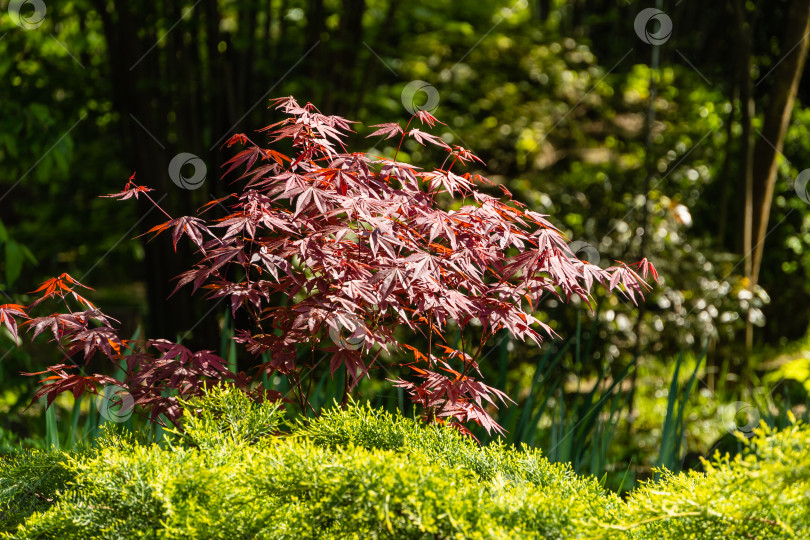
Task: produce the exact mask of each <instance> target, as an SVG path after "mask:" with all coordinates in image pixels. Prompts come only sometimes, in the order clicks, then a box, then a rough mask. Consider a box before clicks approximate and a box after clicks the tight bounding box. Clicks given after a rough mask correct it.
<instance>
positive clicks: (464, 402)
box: [0, 97, 657, 432]
mask: <svg viewBox="0 0 810 540" xmlns="http://www.w3.org/2000/svg"><path fill="white" fill-rule="evenodd" d="M273 103H274V105H275V106H276V108H277V109H281V110H282V111H283V112H284V113H286V115H287V118H285V119H284V120H282V121H280V122H278V123H275V124H273V125H270V126H268V127H266V128H264V129H262V130H260V132H262V133H265V134H267V135H268V136H269V144H270V145H274V144H276V143H279V145H286V146H287V147H291V148H292V152H291V155H289V156H288V155H286V154H284V153H282V152H279V151H278V150H274V149H271V148H265V147H264V146H263V145H259V144H256V143H254V142H253V141H252V140H251V139H250V138H248V137H247V136H246V135H244V134H238V135H235V136H234V137H232V138H231V139H230V140H229V141H228V143H227V144H228V146H229V147H230V146H232V145H234V144H237V143H238V144H240V145H242V146H244V147H245V149H244V150H242V151H241V152H239V153H238V154H236V155H235V156H234V157H233V158H232V159H231V160H230V161H229V162H228V163H226V166H227V170H226V172H225V175H226V176H227V175H232V174H234V173H236V174H238V175H239V176H238V181H239V182H241V184H239V185H241V186H242V187H241V190H240V191H239V192H238V193H233V194H231V195H230V196H228V197H225V198H224V199H220V200H218V201H214V202H216V203H223V202H230V207H229V209H230V212H231V213H230V215H227V216H226V217H224V218H222V219H218V220H214V221H205V220H203V219H202V218H200V217H180V218H172V217H171V216H169V220H168V221H166V222H165V223H163V224H161V225H158V226H157V227H155V228H154V229H153V231H154V232H155V233H156V234H159V233H161V232H163V231H171V232H172V235H173V240H174V245H175V248H176V246H177V242H178V241H179V240H180V238H181V237H182V236H186V237H187V238H188V239H189V240H190V241H191V242H192V243H193V244H194V245H195V246H196V249H197V250H198V253H199V255H200V261H199V263H198V264H197V265H196V267H194V268H192V269H190V270H188V271H187V272H185V273H183V274H182V275H180V276H178V279H179V281H178V284H177V288H178V289H179V288H181V287H184V286H190V287H191V288H192V290H193V291H197V290H198V289H200V288H203V289H206V290H208V291H210V292H209V297H210V298H212V299H218V298H222V297H226V298H227V299H228V300H229V303H230V308H231V310H232V311H233V313H234V314H236V313H237V312H238V311H239V310H245V312H246V313H247V314H248V315H249V319H250V320H251V321H252V323H251V327H250V328H244V329H240V330H238V332H237V334H236V336H235V337H234V339H235V340H236V341H237V342H238V343H240V344H243V345H244V346H245V347H246V348H247V350H248V351H250V352H251V353H253V354H255V355H260V354H263V353H268V354H267V356H266V358H269V361H268V362H266V363H263V364H261V366H260V369H259V371H258V373H256V374H253V376H251V377H248V376H247V375H246V374H244V373H240V374H234V373H230V372H229V371H228V370H227V369H226V367H225V362H224V361H223V360H222V359H221V358H219V357H217V356H216V355H214V354H213V353H212V352H211V351H200V352H192V351H190V350H188V349H187V348H186V347H184V346H182V345H179V344H176V343H171V342H169V341H166V340H147V341H145V342H140V343H133V342H128V341H126V340H123V339H120V338H119V337H118V335H117V334H116V330H115V329H114V328H113V326H112V324H111V321H110V320H109V319H108V318H107V317H105V316H104V315H103V313H101V312H100V311H99V310H97V309H96V308H95V306H93V305H92V304H91V303H90V302H89V301H88V300H86V299H85V298H84V297H82V296H81V295H79V294H78V293H77V292H76V287H78V286H79V285H80V284H79V283H77V282H76V281H75V280H73V279H72V278H70V276H67V275H62V276H60V277H59V278H54V279H53V280H51V281H49V282H48V283H46V284H44V285H43V286H42V287H41V288H40V289H39V291H38V292H41V293H43V297H42V298H41V299H40V300H37V301H36V302H34V304H37V303H38V302H40V301H41V300H43V299H46V298H55V299H56V300H59V301H61V302H63V303H64V304H65V305H67V301H68V300H71V301H78V302H79V303H81V304H83V306H82V308H83V310H82V311H78V312H76V311H73V312H70V313H67V314H54V315H50V316H46V317H39V318H36V319H32V320H30V321H28V323H27V324H28V325H30V328H31V329H32V331H33V334H34V335H36V334H39V333H41V332H43V331H45V330H46V329H48V330H50V331H51V332H52V333H53V335H54V338H55V340H56V342H57V344H58V345H59V346H60V347H61V348H62V349H63V350H64V351H65V354H66V355H67V356H68V357H69V356H70V355H72V354H75V353H80V354H81V355H83V357H84V361H85V362H86V361H87V360H89V358H90V357H91V356H92V355H93V354H94V353H95V352H97V351H98V352H101V353H102V354H103V355H105V356H107V357H108V358H109V359H110V360H111V361H113V362H115V363H116V365H121V364H120V363H121V361H125V364H124V368H125V372H126V376H125V377H124V379H123V380H116V379H113V378H112V377H108V376H104V375H93V376H85V375H80V374H77V373H76V372H75V368H76V367H77V366H75V365H69V364H68V363H63V364H61V365H57V366H51V367H50V368H48V370H47V372H45V373H49V374H50V376H49V377H48V378H47V379H46V384H45V385H44V386H43V387H42V388H41V389H40V390H39V391H38V392H37V396H41V395H47V396H48V400H49V402H50V401H52V400H53V398H54V397H55V396H56V395H57V394H58V393H60V392H63V391H67V390H71V391H73V392H74V394H76V395H79V394H80V393H81V392H84V391H96V389H97V387H98V386H99V385H101V384H115V385H118V386H120V387H122V388H124V389H126V390H127V391H128V392H130V393H131V394H132V396H133V397H134V400H135V403H136V405H139V406H141V407H143V408H145V409H147V410H149V411H150V412H151V416H152V418H156V417H157V415H158V414H159V413H164V414H166V416H167V417H168V418H169V419H170V420H171V421H176V420H177V417H178V416H179V414H180V409H179V408H178V407H177V401H176V398H177V397H188V396H192V395H198V394H199V393H200V392H201V391H202V389H203V387H204V385H205V384H211V383H222V382H226V383H229V384H236V385H238V386H240V387H242V388H244V389H246V390H248V391H251V389H252V393H253V394H254V395H256V396H260V397H262V398H266V397H268V394H267V393H265V392H264V391H262V390H260V389H257V388H259V385H258V384H257V381H258V379H259V378H260V376H261V375H262V374H263V373H266V374H268V375H269V374H281V375H284V376H286V377H288V378H289V380H290V383H291V387H292V388H293V389H294V391H295V398H296V399H297V400H298V403H299V405H300V406H301V407H302V408H305V407H307V406H308V403H307V391H306V390H305V388H307V387H308V385H307V384H305V382H304V379H305V378H306V377H307V375H308V374H309V373H310V372H311V371H312V370H313V369H314V368H315V367H316V365H317V364H318V363H319V362H320V361H321V359H324V358H325V359H327V360H328V364H329V366H330V369H331V372H332V374H333V375H334V373H335V371H336V370H337V369H338V368H339V367H340V366H345V367H346V372H347V374H348V377H347V379H346V380H347V387H348V388H347V389H348V390H351V389H353V388H354V387H355V386H356V385H357V383H358V381H359V380H360V378H361V377H363V376H365V375H367V374H368V372H369V369H370V368H371V367H372V365H374V364H375V363H384V362H391V361H393V359H395V358H400V359H402V358H406V359H407V361H405V364H404V365H407V366H408V367H409V368H410V370H411V371H412V374H413V379H412V380H404V379H401V378H396V379H393V380H392V382H393V384H395V385H396V386H399V387H402V388H404V389H405V390H407V392H408V394H409V395H410V397H411V399H412V400H413V401H414V402H415V403H417V404H419V405H420V406H421V407H422V408H423V413H424V417H425V419H426V420H429V421H435V422H447V423H450V424H453V425H456V426H457V427H459V428H460V429H462V430H463V431H466V428H465V427H464V425H465V424H468V423H469V422H474V423H477V424H479V425H482V426H483V427H484V428H486V429H487V430H488V431H489V430H495V431H498V432H500V431H502V429H501V427H500V426H498V425H497V424H496V423H495V422H494V421H493V419H492V418H491V417H490V415H489V414H488V412H487V410H486V408H485V405H486V404H487V403H489V404H493V405H494V404H495V402H496V401H502V402H505V401H506V400H508V399H509V398H508V397H507V396H506V395H505V394H504V393H503V392H501V391H499V390H498V389H495V388H492V387H491V386H488V385H487V384H485V383H484V382H483V381H481V380H480V378H481V377H480V372H479V369H478V361H479V359H480V357H481V352H482V351H483V350H484V347H485V345H486V343H487V341H488V340H489V339H491V338H492V337H493V336H494V335H495V334H496V333H498V332H500V331H502V330H506V331H508V332H509V333H510V334H511V335H512V336H515V337H516V338H519V339H521V340H529V341H531V342H534V343H536V344H539V343H540V342H541V341H542V340H543V337H544V336H551V335H553V332H552V330H551V328H550V327H549V326H548V325H547V324H546V323H544V322H543V321H541V320H538V319H537V318H536V317H535V316H534V315H533V312H535V310H536V307H537V305H538V303H539V301H540V299H541V297H543V295H546V294H551V295H555V296H557V297H558V298H560V299H564V300H566V301H567V300H569V299H570V298H571V297H572V296H573V295H576V296H579V297H581V298H582V299H583V300H584V301H586V302H587V301H589V299H590V298H591V291H592V288H593V287H594V285H596V284H597V283H598V284H601V285H602V286H604V287H606V288H607V289H608V290H609V291H617V292H619V293H620V294H623V295H625V296H627V297H628V298H629V299H630V300H632V301H633V302H636V301H637V300H638V299H639V298H640V297H641V295H642V293H643V291H644V290H645V289H647V288H648V285H647V284H646V283H645V281H644V279H646V278H647V276H648V274H651V275H652V276H653V277H656V278H657V276H656V274H655V269H654V268H653V267H652V265H651V264H650V263H648V262H647V260H646V259H644V260H642V261H641V262H639V263H636V264H634V265H626V264H624V263H617V265H616V266H612V267H610V268H601V267H599V266H596V265H593V264H589V263H588V262H584V261H581V260H578V259H577V258H576V257H575V256H574V254H573V253H571V251H570V250H569V249H568V248H567V243H566V239H565V238H564V237H563V236H562V234H561V233H560V231H559V230H558V229H556V228H555V227H554V226H553V225H552V224H551V223H550V222H549V221H548V220H547V219H546V217H547V216H545V215H541V214H538V213H537V212H533V211H531V210H529V209H528V208H526V206H525V205H523V204H521V203H519V202H517V201H514V200H512V198H511V195H510V193H509V192H508V191H507V190H506V189H505V188H504V187H503V186H497V187H496V188H494V189H495V190H496V193H500V192H497V189H500V190H501V191H502V196H501V197H495V196H492V195H489V194H486V193H484V192H482V191H479V190H478V189H477V184H478V185H481V184H488V185H490V186H492V185H493V184H492V183H491V182H489V181H488V180H487V179H486V178H485V177H483V176H481V175H480V174H477V173H474V172H470V171H467V172H465V171H463V170H461V169H462V168H467V167H474V166H476V164H482V163H483V162H482V161H481V160H480V159H479V158H478V157H477V156H476V155H475V154H473V153H472V152H471V151H470V150H468V149H465V148H461V147H459V146H450V145H448V144H446V143H445V142H444V141H443V140H442V139H441V138H439V137H438V136H436V135H433V134H431V133H428V132H426V131H423V130H422V129H421V128H425V127H428V128H433V127H435V124H436V123H437V122H439V121H438V120H437V119H436V118H434V117H433V116H432V115H431V114H429V113H427V112H424V111H420V112H418V113H417V114H415V115H414V116H413V117H412V118H411V119H410V120H409V122H408V124H407V125H406V126H405V128H404V129H403V128H402V127H401V126H400V125H399V124H396V123H390V124H381V125H376V126H372V127H375V128H377V129H376V131H374V132H373V133H371V134H370V135H369V137H377V136H385V138H386V139H390V138H393V137H398V138H399V146H398V148H399V147H401V146H402V143H403V141H404V140H406V139H407V138H413V139H414V140H415V141H417V142H418V143H420V144H422V145H431V146H433V147H435V148H436V151H437V152H441V153H443V155H444V157H443V159H442V163H441V166H440V167H437V168H435V169H433V170H422V169H419V168H417V167H415V166H413V165H409V164H408V163H403V162H401V161H397V159H396V158H397V156H398V152H399V151H397V155H395V156H394V159H387V158H384V157H378V156H374V155H371V154H370V153H363V152H350V151H349V150H348V149H347V148H346V147H345V145H344V139H345V137H346V135H347V134H348V132H350V131H352V129H351V124H352V123H353V122H350V121H348V120H346V119H344V118H342V117H339V116H327V115H323V114H321V113H320V112H319V111H318V110H317V109H316V108H315V107H314V106H313V105H311V104H307V105H305V106H301V105H299V104H298V103H297V102H296V101H295V99H293V98H292V97H285V98H280V99H276V100H274V101H273ZM417 122H418V123H419V128H417V127H413V126H414V124H416V123H417ZM276 147H277V148H278V145H277V146H276ZM149 191H151V190H150V189H149V188H147V187H144V186H139V185H136V184H135V183H134V175H133V177H132V178H130V180H129V182H128V183H127V185H126V186H125V189H124V191H122V192H121V193H118V194H115V195H111V196H112V197H118V198H120V199H127V198H131V197H136V198H137V197H139V196H141V195H143V196H146V197H149V194H148V192H149ZM150 200H151V198H150ZM214 202H212V203H211V204H213V203H214ZM153 203H154V201H153ZM156 206H157V205H156ZM450 208H456V209H450ZM160 210H161V211H163V209H162V208H161V209H160ZM163 213H164V214H166V215H167V216H168V214H167V213H166V212H165V211H163ZM234 276H240V277H234ZM175 292H177V289H175ZM278 293H282V294H283V295H285V297H286V300H285V301H284V302H281V305H272V304H271V297H275V298H278ZM274 303H278V302H274ZM31 307H33V304H32V305H31V306H20V305H5V306H0V321H2V322H4V323H5V324H6V325H7V326H8V327H9V330H10V331H11V332H12V334H15V335H16V324H15V319H14V318H15V317H17V318H27V317H29V313H28V310H29V308H31ZM451 323H454V324H455V325H458V327H459V328H460V329H461V336H462V339H461V343H460V347H459V348H454V347H452V346H449V344H448V343H446V342H445V341H444V339H443V334H444V333H445V331H446V329H447V327H448V324H451ZM471 325H472V326H471ZM465 328H472V329H474V330H476V332H477V334H476V335H477V336H478V338H477V339H476V340H475V341H476V342H475V343H469V342H465V340H464V336H465V333H464V329H465ZM399 329H402V330H407V331H405V332H403V331H397V330H399ZM409 333H411V334H410V335H413V334H412V333H418V334H420V335H422V336H423V337H424V339H425V340H426V341H427V346H426V348H424V349H423V350H418V349H417V348H415V347H413V346H412V345H409V344H408V343H405V342H404V340H405V339H407V337H402V336H407V335H408V334H409ZM126 349H131V350H132V351H134V352H133V353H132V354H130V355H128V356H126V357H124V356H123V353H124V352H125V351H126ZM302 349H303V350H305V351H306V352H307V354H302ZM307 349H308V350H307ZM316 359H317V360H316ZM269 397H271V398H273V399H277V398H278V397H280V396H278V395H270V396H269Z"/></svg>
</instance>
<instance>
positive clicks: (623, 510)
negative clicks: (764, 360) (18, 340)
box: [0, 391, 810, 539]
mask: <svg viewBox="0 0 810 540" xmlns="http://www.w3.org/2000/svg"><path fill="white" fill-rule="evenodd" d="M186 406H187V407H188V408H192V407H193V408H194V413H195V414H193V415H191V414H189V415H187V416H186V418H187V424H186V429H185V432H184V433H183V434H182V435H180V434H176V435H175V436H174V438H173V440H172V442H171V443H169V444H164V445H162V446H158V445H153V444H145V443H143V442H141V441H138V440H136V439H137V437H136V436H133V435H121V434H117V433H115V432H114V431H113V430H107V431H106V433H105V434H104V435H103V437H101V439H99V441H98V442H97V444H96V445H95V446H93V447H91V448H85V449H82V450H79V451H73V452H61V453H60V452H53V453H45V452H25V453H19V454H17V455H15V456H12V457H7V458H3V460H2V461H0V531H5V534H4V535H3V537H8V538H60V539H73V538H75V539H86V538H200V539H203V538H291V539H292V538H294V539H300V538H358V539H365V538H381V537H384V538H622V537H625V538H790V537H795V538H807V537H808V536H809V535H810V502H809V501H810V481H808V479H809V477H810V450H808V448H809V447H810V444H808V443H810V430H808V429H807V428H805V427H804V426H798V425H797V426H794V427H792V428H791V429H788V430H784V431H781V432H779V433H766V432H764V431H763V432H761V433H760V434H759V435H758V436H757V437H756V438H754V439H753V440H752V442H751V444H750V445H749V446H748V451H747V453H746V454H745V455H744V456H740V457H738V458H735V459H733V460H729V459H727V458H721V457H720V456H718V457H717V458H716V459H715V460H714V462H713V463H712V464H711V465H707V467H708V468H707V471H708V472H707V473H706V474H698V473H691V474H681V475H670V474H664V476H663V478H662V480H661V481H659V482H655V483H649V484H646V485H644V486H642V487H640V488H638V489H637V490H635V491H634V492H632V493H631V494H630V496H629V497H628V499H627V500H626V501H622V500H621V499H620V498H619V497H617V496H616V495H614V494H612V493H610V492H608V491H605V490H603V489H602V488H601V487H600V485H599V484H598V482H597V481H596V480H594V479H591V478H583V477H579V476H577V475H575V474H574V473H573V472H572V471H571V470H570V468H569V467H566V466H564V465H556V464H551V463H549V462H548V461H547V460H545V459H544V458H543V457H541V455H540V453H539V452H537V451H516V450H513V449H510V448H506V447H503V446H499V445H490V446H487V447H484V448H481V447H478V446H477V445H476V444H475V443H474V442H471V441H469V440H467V439H465V438H463V437H462V436H460V435H459V434H458V433H456V432H455V431H452V430H450V429H443V428H437V427H425V426H422V425H420V424H418V423H416V422H413V421H411V420H408V419H403V418H399V417H393V416H391V415H389V414H387V413H384V412H379V411H376V410H371V409H369V408H367V407H362V406H351V407H349V409H348V410H347V411H340V410H332V411H329V412H327V413H325V414H324V415H323V416H322V417H321V418H319V419H318V420H315V421H313V422H311V423H310V424H309V425H304V424H303V423H298V424H296V425H294V426H292V429H291V430H290V431H291V434H290V435H279V433H281V432H286V431H287V430H280V428H281V413H280V412H277V411H276V410H275V408H274V407H273V406H272V405H270V404H265V405H255V404H252V403H250V402H249V401H248V400H247V399H246V398H245V397H243V396H242V395H241V394H239V393H230V392H219V391H217V392H212V393H211V394H209V396H208V397H207V398H205V399H204V400H199V401H196V402H194V403H192V404H187V405H186Z"/></svg>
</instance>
